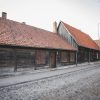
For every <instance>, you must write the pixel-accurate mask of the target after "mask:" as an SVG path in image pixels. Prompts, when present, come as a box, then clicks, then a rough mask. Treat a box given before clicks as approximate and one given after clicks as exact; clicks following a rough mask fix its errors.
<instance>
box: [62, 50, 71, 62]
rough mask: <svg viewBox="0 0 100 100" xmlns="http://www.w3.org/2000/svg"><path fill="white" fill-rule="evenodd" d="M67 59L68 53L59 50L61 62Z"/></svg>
mask: <svg viewBox="0 0 100 100" xmlns="http://www.w3.org/2000/svg"><path fill="white" fill-rule="evenodd" d="M68 61H69V53H68V52H67V51H62V52H61V62H68Z"/></svg>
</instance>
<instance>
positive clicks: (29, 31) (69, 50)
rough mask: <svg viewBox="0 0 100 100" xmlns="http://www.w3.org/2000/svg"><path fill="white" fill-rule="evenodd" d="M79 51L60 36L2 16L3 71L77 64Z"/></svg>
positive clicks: (0, 50)
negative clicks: (5, 69)
mask: <svg viewBox="0 0 100 100" xmlns="http://www.w3.org/2000/svg"><path fill="white" fill-rule="evenodd" d="M75 55H76V49H75V48H74V47H72V46H71V45H70V44H69V43H68V42H66V41H65V40H64V39H63V38H62V37H60V36H59V35H58V34H57V33H53V32H49V31H47V30H44V29H40V28H37V27H33V26H30V25H27V24H26V23H25V22H24V23H20V22H16V21H13V20H9V19H7V13H5V12H3V13H2V17H0V68H9V67H10V68H13V70H14V71H17V69H19V68H27V67H28V68H29V67H31V68H34V69H38V68H40V67H41V68H45V67H51V68H53V67H57V66H61V65H67V64H75V59H76V56H75Z"/></svg>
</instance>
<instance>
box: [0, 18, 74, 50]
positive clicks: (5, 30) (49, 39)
mask: <svg viewBox="0 0 100 100" xmlns="http://www.w3.org/2000/svg"><path fill="white" fill-rule="evenodd" d="M0 45H12V46H25V47H35V48H36V47H37V48H49V49H64V50H75V48H73V47H72V46H71V45H69V44H68V43H66V41H65V40H63V39H62V38H61V37H60V36H59V35H57V33H52V32H49V31H46V30H43V29H39V28H36V27H33V26H29V25H26V24H24V23H19V22H16V21H12V20H8V19H3V18H0Z"/></svg>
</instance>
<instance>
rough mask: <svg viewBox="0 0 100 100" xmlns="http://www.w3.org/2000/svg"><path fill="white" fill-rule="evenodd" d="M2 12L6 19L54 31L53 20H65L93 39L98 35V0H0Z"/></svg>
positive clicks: (99, 2)
mask: <svg viewBox="0 0 100 100" xmlns="http://www.w3.org/2000/svg"><path fill="white" fill-rule="evenodd" d="M2 12H7V18H8V19H11V20H15V21H18V22H26V24H28V25H32V26H35V27H39V28H42V29H45V30H49V31H53V25H52V24H53V22H54V21H57V23H59V22H60V21H64V22H65V23H67V24H69V25H71V26H73V27H76V28H78V29H80V30H81V31H83V32H85V33H87V34H89V35H90V36H91V37H92V38H93V39H98V38H99V37H100V35H99V37H98V29H99V30H100V24H99V23H100V0H0V14H1V13H2ZM0 16H1V15H0ZM98 26H99V27H98Z"/></svg>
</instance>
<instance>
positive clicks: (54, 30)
mask: <svg viewBox="0 0 100 100" xmlns="http://www.w3.org/2000/svg"><path fill="white" fill-rule="evenodd" d="M53 32H54V33H57V22H56V21H55V22H53Z"/></svg>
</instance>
